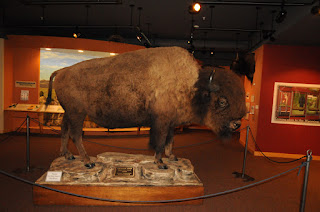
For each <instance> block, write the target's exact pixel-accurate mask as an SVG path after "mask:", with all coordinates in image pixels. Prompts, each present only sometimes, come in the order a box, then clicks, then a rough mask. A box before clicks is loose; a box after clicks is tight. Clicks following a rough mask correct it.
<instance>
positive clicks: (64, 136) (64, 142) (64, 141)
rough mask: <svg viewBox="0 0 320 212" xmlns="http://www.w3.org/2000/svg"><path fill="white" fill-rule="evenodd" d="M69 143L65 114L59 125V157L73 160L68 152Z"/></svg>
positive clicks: (67, 121)
mask: <svg viewBox="0 0 320 212" xmlns="http://www.w3.org/2000/svg"><path fill="white" fill-rule="evenodd" d="M68 141H69V120H68V116H67V115H66V114H65V115H64V116H63V119H62V124H61V146H60V156H64V157H65V158H66V159H67V160H74V159H75V157H74V156H73V154H72V153H71V152H70V151H69V150H68Z"/></svg>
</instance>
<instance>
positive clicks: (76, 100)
mask: <svg viewBox="0 0 320 212" xmlns="http://www.w3.org/2000/svg"><path fill="white" fill-rule="evenodd" d="M199 71H200V66H199V65H198V63H197V62H196V60H195V59H194V58H193V57H192V56H191V55H190V54H189V52H188V51H186V50H185V49H182V48H179V47H163V48H152V49H143V50H138V51H134V52H128V53H123V54H120V55H118V56H115V57H108V58H100V59H92V60H88V61H84V62H81V63H78V64H75V65H73V66H70V67H67V68H64V69H61V70H58V71H56V72H54V73H53V74H52V76H51V78H50V84H49V95H48V101H47V104H48V103H49V102H50V101H51V90H52V80H53V78H54V77H55V81H54V88H55V90H56V94H57V97H58V100H59V102H60V104H61V105H62V107H63V108H64V110H65V114H64V118H63V123H62V126H61V131H62V145H61V149H60V151H61V154H62V155H64V156H65V157H66V158H68V159H73V156H72V154H71V153H70V152H69V150H68V149H67V142H68V139H69V137H71V138H72V139H73V141H74V143H75V144H76V146H77V148H78V150H79V153H80V156H81V157H82V159H83V161H84V164H85V165H86V166H87V167H89V168H90V167H93V166H94V164H93V163H91V162H90V159H89V157H88V155H87V154H86V152H85V150H84V148H83V145H82V123H83V120H84V118H85V116H86V115H88V116H89V118H90V119H91V120H92V121H94V122H95V123H97V124H98V125H100V126H102V127H106V128H123V127H134V126H150V127H151V130H150V147H152V148H153V149H154V150H155V152H156V155H155V163H156V164H157V165H158V167H159V168H167V167H166V165H165V164H164V163H163V162H162V160H161V158H162V153H163V152H164V151H165V154H166V156H168V157H169V158H170V159H171V160H176V157H175V156H174V155H173V154H172V145H173V134H174V128H175V127H176V126H178V125H182V124H187V123H199V124H205V125H207V126H208V127H210V128H211V129H212V130H213V131H214V132H216V133H220V132H223V133H227V132H230V131H232V130H233V129H235V128H237V127H238V125H237V124H239V122H240V119H241V118H242V116H243V115H244V113H245V99H244V98H245V97H244V89H243V86H242V84H241V82H240V80H239V79H238V77H237V76H236V75H235V74H233V73H232V72H230V71H222V70H217V71H216V72H215V74H214V76H213V77H212V81H211V82H210V80H209V78H210V73H211V72H212V69H211V70H204V71H203V74H200V75H199ZM201 73H202V72H201Z"/></svg>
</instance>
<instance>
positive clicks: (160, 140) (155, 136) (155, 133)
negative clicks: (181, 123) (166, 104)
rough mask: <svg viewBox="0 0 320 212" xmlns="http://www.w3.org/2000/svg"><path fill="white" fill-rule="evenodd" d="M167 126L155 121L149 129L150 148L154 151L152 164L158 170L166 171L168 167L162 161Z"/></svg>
mask: <svg viewBox="0 0 320 212" xmlns="http://www.w3.org/2000/svg"><path fill="white" fill-rule="evenodd" d="M168 130H169V125H168V124H167V123H165V122H161V121H159V120H157V121H155V122H154V124H153V125H152V126H151V129H150V143H149V145H150V147H151V148H152V149H154V150H155V152H156V153H155V159H154V163H155V164H156V165H157V166H158V168H159V169H168V166H167V165H166V164H165V163H163V161H162V154H163V152H164V148H165V144H166V138H167V135H168Z"/></svg>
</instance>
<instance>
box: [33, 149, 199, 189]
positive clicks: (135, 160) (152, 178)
mask: <svg viewBox="0 0 320 212" xmlns="http://www.w3.org/2000/svg"><path fill="white" fill-rule="evenodd" d="M91 159H92V161H93V162H95V164H96V166H95V167H94V168H92V169H87V168H86V167H85V166H84V165H83V163H82V162H81V161H80V159H79V157H77V156H76V159H75V160H71V161H69V160H66V159H65V158H64V157H60V158H57V159H55V160H54V161H53V162H52V164H51V167H50V169H49V170H48V171H62V177H61V181H60V182H46V181H45V180H46V175H47V173H45V174H44V175H43V176H42V177H40V178H39V179H38V180H37V181H36V183H37V184H46V185H80V186H81V185H90V186H203V185H202V183H201V181H200V180H199V178H198V177H197V176H196V175H195V173H194V168H193V166H192V164H191V162H190V161H189V160H188V159H184V158H179V159H178V161H169V160H168V159H167V158H164V159H163V162H164V163H166V164H167V165H168V169H158V167H157V165H156V164H154V162H153V161H154V157H153V156H146V155H135V154H124V153H116V152H105V153H102V154H99V155H97V157H92V158H91Z"/></svg>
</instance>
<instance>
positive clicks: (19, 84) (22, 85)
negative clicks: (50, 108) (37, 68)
mask: <svg viewBox="0 0 320 212" xmlns="http://www.w3.org/2000/svg"><path fill="white" fill-rule="evenodd" d="M15 86H16V88H36V82H31V81H16V83H15Z"/></svg>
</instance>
